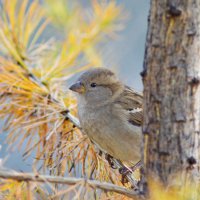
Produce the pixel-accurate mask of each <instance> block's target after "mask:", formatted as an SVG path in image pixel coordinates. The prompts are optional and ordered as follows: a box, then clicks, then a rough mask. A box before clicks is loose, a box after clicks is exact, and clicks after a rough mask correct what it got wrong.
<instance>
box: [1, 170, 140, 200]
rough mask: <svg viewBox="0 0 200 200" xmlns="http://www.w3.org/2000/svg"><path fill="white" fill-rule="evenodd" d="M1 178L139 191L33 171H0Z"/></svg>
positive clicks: (126, 192)
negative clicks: (34, 172)
mask: <svg viewBox="0 0 200 200" xmlns="http://www.w3.org/2000/svg"><path fill="white" fill-rule="evenodd" d="M0 178H3V179H13V180H17V181H28V182H29V181H34V182H42V183H45V182H49V183H57V184H66V185H74V184H77V183H79V182H84V184H87V185H88V186H90V187H92V188H98V189H101V190H104V191H110V192H116V193H119V194H122V195H126V196H128V197H131V198H133V197H135V198H136V197H138V194H139V193H138V192H135V191H132V190H129V189H127V188H125V187H121V186H117V185H114V184H111V183H107V182H100V181H95V180H89V179H84V178H73V177H60V176H48V175H39V174H31V173H19V172H7V171H0Z"/></svg>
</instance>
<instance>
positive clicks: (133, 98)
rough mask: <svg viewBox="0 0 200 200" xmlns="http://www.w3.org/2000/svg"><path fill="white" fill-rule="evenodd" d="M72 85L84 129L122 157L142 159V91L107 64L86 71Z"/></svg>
mask: <svg viewBox="0 0 200 200" xmlns="http://www.w3.org/2000/svg"><path fill="white" fill-rule="evenodd" d="M70 89H71V90H72V91H74V92H76V94H77V100H78V116H79V120H80V123H81V127H82V129H83V131H84V132H85V133H86V134H87V135H88V136H89V138H90V139H91V140H92V141H93V142H94V143H95V144H96V145H97V146H98V147H99V148H100V149H103V150H104V151H106V152H107V153H108V154H110V155H111V156H113V157H114V158H116V159H119V160H121V161H128V162H129V161H131V163H133V162H134V163H136V162H138V161H139V160H140V144H141V136H142V135H141V123H142V95H141V94H139V93H137V92H135V91H134V90H133V89H131V88H130V87H128V86H126V85H124V84H123V83H122V82H121V81H120V80H119V79H118V78H117V76H116V75H115V74H114V73H113V72H112V71H110V70H108V69H105V68H93V69H90V70H88V71H86V72H85V73H83V74H82V75H81V76H80V78H79V79H78V81H77V82H76V83H75V84H73V85H72V86H71V87H70Z"/></svg>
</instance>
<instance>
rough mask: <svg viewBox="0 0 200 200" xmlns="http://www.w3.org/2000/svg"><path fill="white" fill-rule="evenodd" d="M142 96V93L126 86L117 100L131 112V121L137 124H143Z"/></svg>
mask: <svg viewBox="0 0 200 200" xmlns="http://www.w3.org/2000/svg"><path fill="white" fill-rule="evenodd" d="M142 98H143V97H142V95H141V94H139V93H137V92H135V91H134V90H133V89H131V88H130V87H128V86H125V88H124V90H123V92H122V93H121V94H120V95H119V97H118V98H117V99H116V100H115V103H116V104H119V105H121V106H122V108H123V109H124V110H127V112H129V122H130V123H131V124H133V125H136V126H141V124H142ZM137 110H138V111H137Z"/></svg>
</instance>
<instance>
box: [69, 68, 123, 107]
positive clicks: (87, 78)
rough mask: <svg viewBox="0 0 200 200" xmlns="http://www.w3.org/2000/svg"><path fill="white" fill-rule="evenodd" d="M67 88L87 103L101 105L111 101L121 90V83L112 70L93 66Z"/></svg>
mask: <svg viewBox="0 0 200 200" xmlns="http://www.w3.org/2000/svg"><path fill="white" fill-rule="evenodd" d="M69 89H70V90H72V91H74V92H76V93H77V95H78V97H80V98H81V99H84V100H85V101H86V102H87V103H89V104H92V105H94V104H96V105H102V104H104V103H107V102H110V101H112V100H113V99H114V98H115V96H117V94H119V93H120V92H121V91H122V90H123V84H122V83H121V82H120V81H119V80H118V78H117V77H116V75H115V73H113V72H112V71H110V70H108V69H105V68H93V69H89V70H87V71H86V72H84V73H83V74H82V75H81V76H80V77H79V79H78V80H77V82H76V83H75V84H73V85H72V86H71V87H70V88H69Z"/></svg>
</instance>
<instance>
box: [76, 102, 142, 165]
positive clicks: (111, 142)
mask: <svg viewBox="0 0 200 200" xmlns="http://www.w3.org/2000/svg"><path fill="white" fill-rule="evenodd" d="M78 115H79V119H80V123H81V126H82V128H83V130H84V132H85V133H86V134H87V135H88V136H89V138H90V139H91V140H93V141H94V142H95V143H96V144H97V145H98V146H100V147H101V148H102V149H104V150H105V151H106V152H107V153H109V154H111V155H112V156H114V157H116V158H118V159H121V160H124V161H125V160H133V158H134V160H136V161H137V160H138V159H139V157H138V153H139V145H138V144H139V143H140V133H138V130H134V127H130V125H129V124H128V121H126V122H125V120H122V119H121V118H120V117H117V116H116V115H115V114H114V113H113V112H112V108H111V107H109V106H104V107H101V108H98V109H97V108H96V109H95V108H90V107H85V106H81V107H79V108H78ZM136 155H137V156H136Z"/></svg>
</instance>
